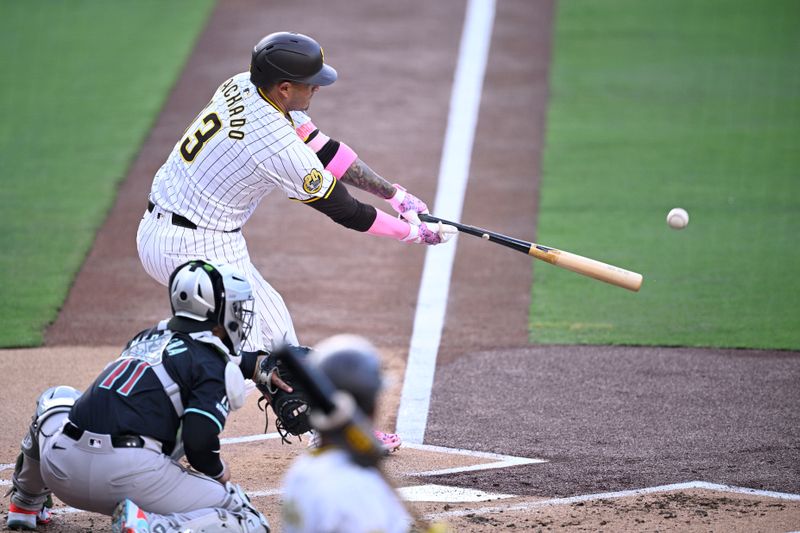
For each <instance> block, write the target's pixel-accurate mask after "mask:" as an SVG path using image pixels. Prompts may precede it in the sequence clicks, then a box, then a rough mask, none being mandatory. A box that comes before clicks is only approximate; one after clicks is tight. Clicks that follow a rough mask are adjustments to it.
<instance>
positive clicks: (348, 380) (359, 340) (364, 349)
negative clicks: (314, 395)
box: [311, 334, 383, 417]
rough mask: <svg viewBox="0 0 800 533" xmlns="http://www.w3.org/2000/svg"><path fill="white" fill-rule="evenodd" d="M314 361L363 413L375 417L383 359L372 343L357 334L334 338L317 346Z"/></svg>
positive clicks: (312, 360) (381, 383)
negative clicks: (348, 395) (350, 397)
mask: <svg viewBox="0 0 800 533" xmlns="http://www.w3.org/2000/svg"><path fill="white" fill-rule="evenodd" d="M311 362H312V363H313V364H315V365H317V367H318V368H319V369H320V370H321V371H322V372H323V373H324V374H325V375H326V376H328V378H329V379H330V380H331V382H333V384H334V385H335V386H336V388H337V389H339V390H342V391H345V392H347V393H348V394H350V395H351V396H353V399H354V400H355V401H356V404H357V405H358V407H359V409H361V411H363V412H364V414H366V415H367V416H370V417H371V416H373V415H374V414H375V405H376V400H377V397H378V393H379V392H380V390H381V388H382V387H383V379H382V378H381V362H380V356H379V355H378V350H377V349H376V348H375V346H373V345H372V343H370V342H369V341H368V340H367V339H365V338H364V337H361V336H358V335H348V334H342V335H334V336H333V337H328V338H327V339H325V340H323V341H321V342H320V343H319V344H317V345H316V346H315V347H314V349H313V350H312V352H311Z"/></svg>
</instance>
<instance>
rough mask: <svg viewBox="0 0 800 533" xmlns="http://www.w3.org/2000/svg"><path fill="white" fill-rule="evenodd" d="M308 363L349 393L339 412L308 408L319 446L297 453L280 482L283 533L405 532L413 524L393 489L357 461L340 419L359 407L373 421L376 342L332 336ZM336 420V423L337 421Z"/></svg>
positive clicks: (378, 377)
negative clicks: (343, 432)
mask: <svg viewBox="0 0 800 533" xmlns="http://www.w3.org/2000/svg"><path fill="white" fill-rule="evenodd" d="M311 362H312V364H313V365H314V366H316V368H318V369H319V370H320V371H321V372H322V373H323V374H324V375H325V376H327V377H328V378H329V379H330V381H331V383H332V384H333V385H334V386H335V387H336V389H337V391H340V392H344V393H345V394H346V395H347V402H344V401H343V400H342V399H341V398H339V401H340V402H341V403H342V405H341V407H339V408H338V409H337V411H338V412H334V414H331V415H329V416H328V417H325V416H324V415H323V414H322V412H321V411H320V412H314V411H312V414H311V417H310V420H311V423H312V425H314V426H315V427H316V429H317V430H318V435H319V439H320V446H319V447H318V448H315V449H313V450H311V451H310V452H309V453H307V454H305V455H303V456H301V457H299V458H298V459H297V460H296V461H295V462H294V463H293V464H292V466H291V468H290V469H289V471H288V473H287V474H286V477H285V478H284V481H283V502H282V509H281V514H282V517H283V531H286V532H287V533H311V532H317V531H325V532H327V533H360V532H363V533H368V532H372V531H381V532H385V533H391V532H397V533H400V532H407V531H409V530H410V528H411V525H412V520H411V516H410V515H409V513H408V511H406V509H405V507H404V506H403V504H402V502H401V501H400V499H399V498H398V496H397V494H396V493H395V491H394V490H393V489H392V487H391V486H389V485H388V483H387V482H386V480H385V479H384V477H383V476H382V474H381V473H380V472H379V471H378V469H377V468H375V467H374V466H364V465H363V464H358V463H356V461H355V460H354V459H355V456H356V455H357V454H358V453H359V450H356V449H354V448H350V447H348V446H349V443H350V442H351V440H349V439H347V438H346V437H345V436H344V435H340V434H337V432H341V431H342V425H343V424H342V423H341V422H342V419H343V418H346V417H347V414H346V413H347V411H348V408H347V407H345V406H347V405H349V406H350V413H351V415H352V409H353V408H354V407H357V408H358V409H360V410H361V412H362V413H363V414H364V415H366V416H367V417H368V419H371V418H372V417H373V416H374V413H375V408H376V404H377V401H378V395H379V392H380V390H381V388H382V378H381V369H380V359H379V357H378V354H377V351H376V350H375V348H374V346H372V344H370V343H369V342H368V341H367V340H366V339H364V338H362V337H358V336H355V335H336V336H334V337H330V338H329V339H326V340H324V341H322V342H321V343H320V344H318V345H317V346H315V348H314V350H313V351H312V354H311ZM337 422H339V423H337Z"/></svg>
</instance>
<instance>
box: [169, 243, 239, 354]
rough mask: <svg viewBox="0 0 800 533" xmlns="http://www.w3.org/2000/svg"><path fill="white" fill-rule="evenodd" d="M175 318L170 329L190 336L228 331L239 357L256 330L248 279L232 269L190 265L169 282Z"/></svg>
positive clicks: (196, 262) (178, 270) (197, 262)
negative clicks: (214, 328)
mask: <svg viewBox="0 0 800 533" xmlns="http://www.w3.org/2000/svg"><path fill="white" fill-rule="evenodd" d="M169 299H170V304H171V305H172V314H173V315H174V316H173V318H172V319H171V320H170V321H169V323H168V325H167V327H169V328H170V329H172V330H174V331H183V332H187V333H191V332H197V331H206V330H210V329H212V328H213V327H214V326H217V325H220V326H222V327H223V328H225V332H226V333H227V334H228V340H229V341H230V342H229V343H228V344H229V346H228V347H229V348H230V349H231V353H233V354H237V353H238V352H239V349H240V347H241V345H242V343H244V342H245V340H246V339H247V336H248V335H249V334H250V329H251V328H252V326H253V292H252V289H251V288H250V283H249V282H248V281H247V280H246V279H245V277H244V276H243V275H242V274H240V273H239V272H237V271H236V270H235V269H234V268H233V267H231V266H229V265H216V264H213V263H209V262H208V261H203V260H199V259H196V260H192V261H188V262H186V263H184V264H182V265H180V266H179V267H178V268H176V269H175V271H174V272H173V273H172V275H171V276H170V278H169Z"/></svg>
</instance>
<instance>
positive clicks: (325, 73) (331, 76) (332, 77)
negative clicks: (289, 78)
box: [297, 64, 339, 85]
mask: <svg viewBox="0 0 800 533" xmlns="http://www.w3.org/2000/svg"><path fill="white" fill-rule="evenodd" d="M338 76H339V75H338V74H337V73H336V69H335V68H333V67H332V66H330V65H325V64H323V65H322V69H321V70H320V71H319V72H317V73H316V74H314V75H313V76H309V77H308V78H303V79H302V80H297V81H299V82H300V83H307V84H308V85H330V84H331V83H333V82H335V81H336V78H338Z"/></svg>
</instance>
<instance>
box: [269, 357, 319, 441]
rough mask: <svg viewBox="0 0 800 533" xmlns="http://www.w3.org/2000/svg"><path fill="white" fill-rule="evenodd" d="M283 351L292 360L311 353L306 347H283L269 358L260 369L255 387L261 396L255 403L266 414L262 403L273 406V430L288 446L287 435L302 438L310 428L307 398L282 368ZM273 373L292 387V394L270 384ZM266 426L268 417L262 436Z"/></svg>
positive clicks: (285, 368)
mask: <svg viewBox="0 0 800 533" xmlns="http://www.w3.org/2000/svg"><path fill="white" fill-rule="evenodd" d="M284 350H290V351H291V352H292V353H293V354H294V355H295V356H297V357H301V358H305V357H306V356H307V354H308V352H309V351H310V350H311V349H310V348H307V347H305V346H291V345H286V346H283V347H281V348H278V349H277V350H275V351H274V352H272V353H271V354H269V355H268V356H267V357H266V358H264V359H263V360H262V361H261V364H260V365H259V376H258V380H257V381H256V387H258V390H259V391H261V394H263V396H262V397H261V398H260V399H259V401H258V406H259V408H260V409H261V410H262V411H264V412H265V413H266V410H265V409H264V408H263V407H262V405H261V402H262V401H266V402H268V403H269V404H270V405H271V406H272V411H273V412H274V413H275V428H276V429H277V430H278V433H279V434H280V436H281V439H282V440H283V442H286V443H288V442H289V439H288V436H289V435H302V434H303V433H306V432H307V431H309V430H310V429H311V425H310V424H309V423H308V394H307V393H306V390H305V388H304V387H303V386H302V385H301V384H300V383H299V382H298V381H297V379H295V377H294V375H293V374H292V373H291V371H290V370H289V369H288V368H287V367H286V365H285V364H283V362H282V359H281V353H282V352H283V351H284ZM275 372H277V374H278V377H279V378H281V379H282V380H283V381H284V382H285V383H286V384H287V385H289V386H290V387H292V392H286V391H285V390H283V389H281V388H279V387H276V386H274V385H273V384H272V374H273V373H275ZM267 426H269V416H267V422H266V425H265V426H264V432H265V433H266V431H267Z"/></svg>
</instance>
